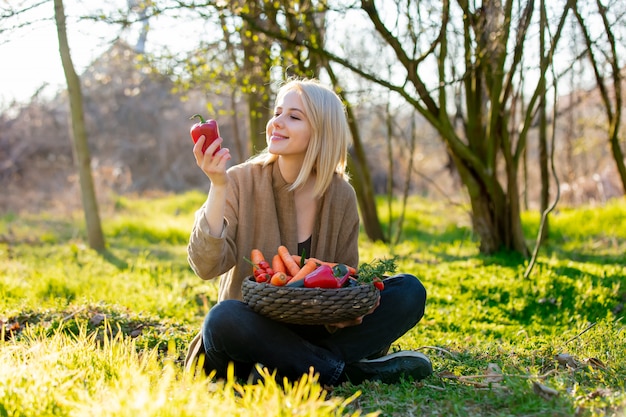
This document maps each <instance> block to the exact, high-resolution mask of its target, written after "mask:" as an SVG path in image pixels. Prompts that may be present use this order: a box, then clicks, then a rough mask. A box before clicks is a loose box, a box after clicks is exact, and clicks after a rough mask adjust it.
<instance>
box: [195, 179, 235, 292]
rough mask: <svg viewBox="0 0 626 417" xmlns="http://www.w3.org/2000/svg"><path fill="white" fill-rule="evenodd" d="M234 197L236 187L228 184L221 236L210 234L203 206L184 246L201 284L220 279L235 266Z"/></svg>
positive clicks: (232, 183)
mask: <svg viewBox="0 0 626 417" xmlns="http://www.w3.org/2000/svg"><path fill="white" fill-rule="evenodd" d="M236 195H237V190H236V184H235V183H234V182H233V181H231V182H230V185H229V189H228V193H227V197H226V209H225V217H224V227H223V228H222V234H221V235H220V236H212V235H211V234H210V233H209V222H208V220H207V219H206V217H205V216H204V209H205V205H206V202H205V203H204V205H203V206H202V207H200V209H199V210H198V211H196V215H195V219H194V225H193V228H192V230H191V234H190V236H189V243H188V245H187V261H188V262H189V265H190V266H191V269H193V271H194V272H195V273H196V275H198V276H199V277H200V278H202V279H204V280H207V279H212V278H216V277H218V276H220V275H222V274H223V273H225V272H227V271H228V270H229V269H231V268H232V267H233V265H234V264H235V256H236V253H237V252H236V248H235V243H234V234H235V229H236V228H237V224H236V223H237V221H236V208H233V203H235V204H236ZM229 219H231V220H229Z"/></svg>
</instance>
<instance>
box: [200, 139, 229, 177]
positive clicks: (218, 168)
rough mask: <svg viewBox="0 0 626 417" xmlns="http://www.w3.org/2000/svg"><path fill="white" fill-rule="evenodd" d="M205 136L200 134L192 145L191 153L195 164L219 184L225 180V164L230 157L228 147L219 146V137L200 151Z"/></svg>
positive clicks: (220, 141)
mask: <svg viewBox="0 0 626 417" xmlns="http://www.w3.org/2000/svg"><path fill="white" fill-rule="evenodd" d="M205 140H206V138H205V137H204V135H203V136H200V138H199V139H198V141H197V142H196V143H195V145H194V146H193V155H194V157H195V158H196V164H197V165H198V166H199V167H200V169H202V171H203V172H204V173H205V174H206V176H207V177H209V179H210V180H211V182H212V183H214V184H221V183H224V182H225V181H226V165H227V163H228V161H229V160H230V159H231V155H230V150H229V149H228V148H221V149H219V150H218V148H220V146H221V144H222V142H223V139H222V138H221V137H219V138H217V139H215V140H214V141H213V143H211V144H210V145H209V146H208V147H207V148H206V151H205V152H204V153H203V152H202V146H203V145H204V141H205Z"/></svg>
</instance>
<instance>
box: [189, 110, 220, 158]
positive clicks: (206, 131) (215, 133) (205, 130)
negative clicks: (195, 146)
mask: <svg viewBox="0 0 626 417" xmlns="http://www.w3.org/2000/svg"><path fill="white" fill-rule="evenodd" d="M194 117H198V118H199V119H200V122H198V123H196V124H194V125H193V126H191V129H190V130H189V134H190V135H191V139H192V140H193V143H196V142H197V141H198V139H200V136H202V135H204V144H203V145H202V153H204V152H205V151H206V148H208V147H209V145H210V144H211V143H213V141H214V140H215V139H217V138H218V137H219V136H220V130H219V128H218V126H217V122H216V121H215V120H213V119H209V120H204V117H202V116H201V115H199V114H194V115H193V116H191V117H190V119H193V118H194ZM219 150H220V147H219V146H218V148H217V149H216V150H215V152H213V155H215V154H216V153H217V151H219Z"/></svg>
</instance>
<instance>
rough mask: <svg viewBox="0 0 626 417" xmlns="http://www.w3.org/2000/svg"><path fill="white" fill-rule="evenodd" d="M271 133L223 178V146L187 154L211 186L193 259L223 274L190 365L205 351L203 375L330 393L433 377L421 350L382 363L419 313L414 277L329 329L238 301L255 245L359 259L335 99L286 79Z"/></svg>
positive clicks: (397, 280) (399, 279)
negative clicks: (310, 384)
mask: <svg viewBox="0 0 626 417" xmlns="http://www.w3.org/2000/svg"><path fill="white" fill-rule="evenodd" d="M266 135H267V148H266V149H265V150H264V151H263V152H262V153H260V154H259V155H257V156H256V157H254V158H252V159H250V160H249V161H247V162H245V163H242V164H240V165H236V166H234V167H232V168H230V169H228V170H227V169H226V165H227V163H228V161H229V160H230V158H231V156H230V152H229V150H228V148H221V149H220V150H219V151H218V152H217V153H216V154H215V155H213V152H214V151H215V150H217V149H218V147H219V146H220V145H221V143H222V139H221V138H218V139H217V140H216V141H214V142H213V144H211V145H210V146H209V147H208V148H207V150H206V152H205V153H202V145H203V143H204V138H200V140H198V142H197V143H196V144H195V146H194V149H193V153H194V156H195V158H196V162H197V164H198V166H199V167H200V168H201V169H202V171H203V172H204V173H205V174H206V175H207V177H208V178H209V180H210V182H211V187H210V190H209V195H208V197H207V200H206V202H205V203H204V204H203V206H202V207H201V208H200V209H199V210H198V211H197V212H196V217H195V222H194V226H193V229H192V232H191V236H190V239H189V245H188V259H189V263H190V265H191V267H192V269H193V270H194V271H195V273H196V274H197V275H198V276H199V277H200V278H202V279H212V278H214V277H217V276H220V275H222V277H221V281H220V284H219V296H218V303H217V304H216V305H215V306H213V307H212V308H211V310H210V311H209V313H208V314H207V317H206V319H205V321H204V324H203V328H202V331H201V333H200V334H199V335H198V336H197V337H196V339H194V341H193V342H192V344H191V347H190V350H189V353H188V355H187V360H186V365H187V368H188V369H193V367H194V366H195V364H196V362H197V361H196V360H197V358H198V357H199V356H200V355H203V356H204V362H203V363H204V370H205V371H206V372H207V373H210V372H211V371H215V376H216V377H218V378H224V377H226V371H227V368H228V365H229V363H233V364H234V369H235V375H236V376H238V377H239V378H242V379H246V378H248V377H249V376H250V375H251V374H252V375H254V367H255V365H256V364H260V365H263V366H265V367H267V368H268V369H269V370H270V371H276V372H277V374H278V375H279V377H281V378H282V377H286V378H288V379H290V380H297V379H299V378H300V377H301V376H302V375H303V374H306V373H308V372H309V368H310V367H313V368H314V370H315V372H316V373H319V381H320V383H322V384H325V385H330V386H332V385H337V384H340V383H342V382H344V381H350V382H352V383H355V384H358V383H360V382H362V381H363V380H365V379H377V380H382V381H384V382H390V383H391V382H395V381H397V380H398V379H399V378H400V377H403V376H404V377H412V378H414V379H422V378H425V377H426V376H428V375H430V373H431V372H432V366H431V363H430V361H429V360H428V358H427V357H425V356H424V355H422V354H420V353H417V352H398V353H395V354H392V355H386V356H382V357H381V354H382V355H384V354H385V353H386V351H387V349H388V347H389V346H390V345H391V343H393V341H395V340H396V339H397V338H399V337H400V336H402V335H403V334H404V333H405V332H407V331H408V330H409V329H411V328H412V327H414V326H415V325H416V324H417V323H418V322H419V320H420V319H421V318H422V316H423V314H424V307H425V302H426V291H425V289H424V287H423V286H422V284H421V283H420V282H419V280H418V279H417V278H416V277H414V276H411V275H407V274H400V275H396V276H394V277H391V278H389V279H387V280H385V289H384V290H383V291H382V292H381V298H380V300H379V303H378V305H377V307H375V308H374V309H373V311H372V312H370V314H368V315H366V316H365V317H360V318H358V319H356V320H353V321H350V322H344V323H337V324H334V325H332V326H302V325H289V324H283V323H279V322H276V321H273V320H271V319H268V318H266V317H263V316H261V315H259V314H257V313H255V312H253V311H252V310H251V309H250V308H249V307H248V306H247V305H246V304H245V303H243V302H242V301H241V298H242V296H241V285H242V281H243V279H244V278H245V277H246V276H248V275H250V274H251V266H250V264H249V263H248V262H247V261H246V259H245V257H247V256H249V254H250V252H251V250H252V249H253V248H257V249H260V250H261V252H263V253H266V254H271V253H276V250H277V248H278V246H280V245H285V246H286V247H287V248H288V249H289V251H290V252H291V253H302V252H303V251H305V253H306V254H308V255H309V256H311V257H316V258H318V259H322V260H325V261H332V262H339V263H344V264H346V265H351V266H354V267H356V266H358V262H359V256H358V235H359V216H358V210H357V202H356V196H355V192H354V189H353V188H352V186H351V185H350V184H349V182H348V179H347V176H346V172H345V169H346V159H347V149H348V143H349V140H350V131H349V129H348V125H347V120H346V116H345V111H344V108H343V105H342V103H341V100H340V99H339V98H338V97H337V95H336V94H335V93H334V92H332V91H331V90H330V89H328V88H326V87H324V86H323V85H321V84H320V83H319V82H318V81H316V80H295V79H294V80H291V81H289V82H287V83H286V84H284V85H283V86H282V87H281V89H280V90H279V91H278V94H277V97H276V106H275V110H274V116H273V117H272V118H271V119H270V120H269V122H268V123H267V128H266ZM365 358H374V359H369V360H368V359H365Z"/></svg>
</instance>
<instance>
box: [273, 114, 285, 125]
mask: <svg viewBox="0 0 626 417" xmlns="http://www.w3.org/2000/svg"><path fill="white" fill-rule="evenodd" d="M272 124H273V125H276V126H282V124H283V118H282V115H280V114H279V115H278V116H274V118H273V119H272Z"/></svg>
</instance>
